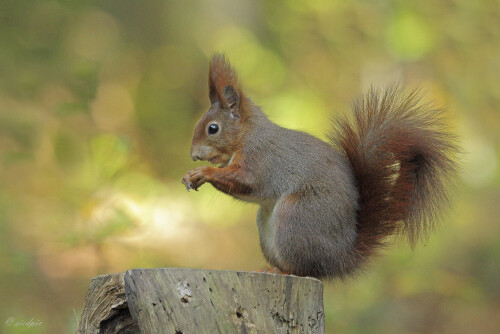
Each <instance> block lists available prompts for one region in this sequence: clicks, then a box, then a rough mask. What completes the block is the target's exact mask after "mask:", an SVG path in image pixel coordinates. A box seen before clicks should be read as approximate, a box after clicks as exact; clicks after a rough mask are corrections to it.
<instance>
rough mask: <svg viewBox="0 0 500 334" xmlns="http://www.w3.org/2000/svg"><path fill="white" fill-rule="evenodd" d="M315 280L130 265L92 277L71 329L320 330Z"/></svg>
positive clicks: (181, 333) (175, 332)
mask: <svg viewBox="0 0 500 334" xmlns="http://www.w3.org/2000/svg"><path fill="white" fill-rule="evenodd" d="M324 332H325V325H324V313H323V285H322V283H321V281H319V280H317V279H314V278H304V277H297V276H288V275H276V274H262V273H254V272H234V271H216V270H198V269H176V268H166V269H132V270H129V271H127V272H126V273H125V274H113V275H106V276H99V277H96V278H94V279H93V280H92V283H91V285H90V288H89V291H88V292H87V296H86V298H85V307H84V310H83V314H82V318H81V321H80V324H79V326H78V329H77V333H169V334H191V333H210V334H212V333H324Z"/></svg>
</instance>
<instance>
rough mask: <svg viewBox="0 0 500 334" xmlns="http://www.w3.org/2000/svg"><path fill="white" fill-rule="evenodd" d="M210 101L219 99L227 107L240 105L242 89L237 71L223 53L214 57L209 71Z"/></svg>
mask: <svg viewBox="0 0 500 334" xmlns="http://www.w3.org/2000/svg"><path fill="white" fill-rule="evenodd" d="M208 87H209V94H210V101H211V102H212V103H214V102H215V101H219V102H220V103H221V104H222V105H224V106H225V107H228V108H231V107H233V106H234V105H239V102H240V98H241V90H240V86H239V84H238V77H237V75H236V72H235V71H234V70H233V69H232V68H231V66H230V65H229V62H228V61H227V60H226V57H225V56H224V55H223V54H220V53H217V54H215V55H214V56H213V57H212V61H211V62H210V70H209V73H208Z"/></svg>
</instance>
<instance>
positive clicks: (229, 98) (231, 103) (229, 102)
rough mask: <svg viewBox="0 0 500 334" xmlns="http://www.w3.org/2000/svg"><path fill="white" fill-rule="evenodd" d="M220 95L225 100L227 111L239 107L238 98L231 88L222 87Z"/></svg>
mask: <svg viewBox="0 0 500 334" xmlns="http://www.w3.org/2000/svg"><path fill="white" fill-rule="evenodd" d="M222 94H223V95H224V99H225V100H226V106H227V107H228V108H229V109H233V108H238V107H239V106H240V96H239V95H238V92H237V91H236V90H235V89H234V87H233V86H226V87H224V89H223V90H222Z"/></svg>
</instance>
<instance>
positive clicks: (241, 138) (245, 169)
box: [182, 54, 459, 278]
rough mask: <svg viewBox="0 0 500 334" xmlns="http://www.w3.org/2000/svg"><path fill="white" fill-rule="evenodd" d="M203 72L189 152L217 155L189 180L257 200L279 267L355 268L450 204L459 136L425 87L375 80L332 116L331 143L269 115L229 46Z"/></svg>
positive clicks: (420, 232)
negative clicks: (204, 97) (203, 104)
mask: <svg viewBox="0 0 500 334" xmlns="http://www.w3.org/2000/svg"><path fill="white" fill-rule="evenodd" d="M208 83H209V97H210V102H211V106H210V108H209V110H208V111H207V112H206V113H205V114H204V115H203V117H202V118H201V120H200V121H199V122H198V123H197V125H196V128H195V131H194V136H193V140H192V146H191V158H192V159H193V160H194V161H196V160H204V161H209V162H210V163H212V164H217V165H218V166H217V167H210V166H203V167H198V168H195V169H192V170H190V171H188V172H187V174H186V175H185V176H184V177H183V179H182V183H183V184H184V185H185V186H186V188H187V190H188V191H189V189H194V190H198V188H199V187H200V186H201V185H203V184H204V183H206V182H208V183H211V184H212V185H213V186H214V187H215V188H216V189H218V190H219V191H222V192H223V193H226V194H228V195H230V196H232V197H234V198H236V199H239V200H242V201H246V202H253V203H257V204H259V205H260V209H259V210H258V213H257V225H258V231H259V236H260V246H261V249H262V252H263V254H264V256H265V258H266V259H267V261H268V262H269V263H270V264H271V265H273V266H274V267H275V268H277V269H278V272H281V273H286V274H293V275H297V276H310V277H316V278H345V277H348V276H350V275H352V274H354V273H357V272H358V271H359V270H360V269H362V268H363V267H364V266H363V265H364V264H365V263H368V262H369V260H370V259H371V258H373V256H374V255H376V254H377V251H378V250H380V249H381V248H383V247H384V246H385V245H386V244H387V237H389V236H391V235H400V236H403V237H405V238H406V239H407V240H408V241H409V242H410V244H411V245H412V246H413V245H414V244H415V243H416V242H417V241H418V240H419V239H421V238H422V237H424V236H426V235H427V232H429V231H430V230H431V229H432V227H433V226H434V224H435V222H436V220H437V219H438V218H439V216H440V212H441V210H442V206H443V205H446V204H447V202H448V198H447V193H448V191H447V189H448V185H449V181H450V180H451V179H452V178H453V177H454V176H455V175H456V173H457V170H458V165H457V162H456V157H457V154H458V153H459V147H458V145H457V139H456V136H454V135H453V134H452V133H450V132H448V131H446V130H445V123H444V120H443V113H442V110H440V109H437V108H434V107H432V106H431V105H430V104H425V103H422V98H421V97H420V94H419V91H418V90H413V91H409V92H406V91H404V90H402V89H401V88H399V86H398V85H394V86H390V87H389V88H386V89H385V90H377V89H373V88H372V89H371V90H370V91H369V92H368V93H367V94H365V95H364V96H363V97H361V98H358V99H357V100H356V101H355V102H354V103H353V114H354V117H348V116H343V117H340V118H338V119H337V120H335V121H334V122H333V129H332V131H331V133H330V134H329V136H328V137H329V140H330V142H329V143H327V142H324V141H322V140H320V139H318V138H316V137H314V136H312V135H309V134H307V133H304V132H301V131H295V130H290V129H286V128H283V127H280V126H279V125H277V124H275V123H273V122H272V121H270V120H269V119H268V118H267V116H266V115H265V114H264V113H263V112H262V110H261V108H260V107H258V106H257V105H255V104H254V103H253V102H252V101H251V100H250V99H249V97H248V96H247V95H246V94H245V93H244V92H243V90H242V87H241V85H240V83H239V81H238V78H237V74H236V72H235V71H234V70H233V69H232V67H231V66H230V64H229V62H228V61H227V60H226V57H225V56H224V55H222V54H215V55H214V56H213V58H212V60H211V63H210V67H209V81H208Z"/></svg>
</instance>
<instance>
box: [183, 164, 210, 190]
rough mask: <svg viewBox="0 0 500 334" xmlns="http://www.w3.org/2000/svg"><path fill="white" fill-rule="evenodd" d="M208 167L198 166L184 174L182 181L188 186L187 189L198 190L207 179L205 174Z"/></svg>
mask: <svg viewBox="0 0 500 334" xmlns="http://www.w3.org/2000/svg"><path fill="white" fill-rule="evenodd" d="M206 169H207V167H198V168H195V169H191V170H190V171H188V172H187V174H186V175H184V177H183V178H182V183H183V184H184V185H185V186H186V189H187V191H189V189H194V190H196V191H198V188H199V187H201V185H202V184H203V183H205V182H206V181H207V180H206V178H207V177H206V174H205V170H206Z"/></svg>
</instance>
